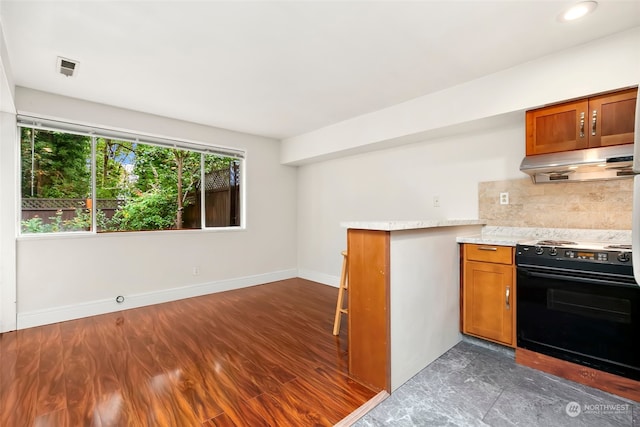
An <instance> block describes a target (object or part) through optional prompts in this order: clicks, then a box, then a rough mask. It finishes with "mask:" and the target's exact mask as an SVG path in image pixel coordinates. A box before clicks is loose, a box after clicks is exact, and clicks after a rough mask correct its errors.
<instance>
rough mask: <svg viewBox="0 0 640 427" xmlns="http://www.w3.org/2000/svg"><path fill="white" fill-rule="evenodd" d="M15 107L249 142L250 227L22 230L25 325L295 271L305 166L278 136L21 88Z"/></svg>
mask: <svg viewBox="0 0 640 427" xmlns="http://www.w3.org/2000/svg"><path fill="white" fill-rule="evenodd" d="M16 107H17V110H18V113H22V114H34V115H38V116H42V117H47V118H53V119H60V120H66V121H74V122H79V123H83V124H92V125H96V126H108V127H112V128H118V129H122V130H128V131H134V132H142V133H147V134H153V135H160V136H165V137H174V138H181V139H188V140H193V141H200V142H203V143H211V144H216V145H222V146H227V147H234V148H242V149H246V150H247V160H246V174H245V176H244V179H245V181H244V185H245V187H246V216H247V218H246V221H247V228H246V230H242V231H238V230H236V231H200V230H195V231H194V230H185V231H165V232H134V233H114V234H99V235H95V236H62V237H54V236H24V237H20V238H19V239H18V242H17V281H18V327H19V328H22V327H27V326H33V325H37V324H43V323H50V322H55V321H60V320H64V319H68V318H73V317H80V316H86V315H91V314H96V313H99V312H107V311H113V310H118V309H122V308H127V307H133V306H139V305H145V304H149V303H155V302H162V301H167V300H172V299H176V298H180V297H187V296H193V295H199V294H203V293H209V292H212V291H218V290H226V289H230V288H236V287H240V286H247V285H252V284H258V283H264V282H268V281H272V280H278V279H282V278H287V277H295V276H296V203H295V198H296V172H297V171H296V168H293V167H288V166H283V165H280V164H279V161H278V160H279V146H278V142H277V141H275V140H272V139H268V138H262V137H257V136H252V135H246V134H241V133H237V132H231V131H226V130H222V129H216V128H211V127H207V126H202V125H197V124H194V123H187V122H182V121H178V120H172V119H167V118H162V117H158V116H152V115H148V114H143V113H139V112H134V111H127V110H123V109H119V108H114V107H109V106H105V105H100V104H95V103H90V102H87V101H81V100H77V99H71V98H65V97H60V96H57V95H53V94H49V93H44V92H39V91H35V90H31V89H25V88H20V87H18V88H17V89H16ZM4 190H5V189H4V188H3V192H2V194H3V198H4V194H5V192H4ZM194 266H198V267H199V268H200V275H199V276H193V275H192V270H193V267H194ZM117 295H123V296H125V303H124V304H122V305H117V304H116V303H115V297H116V296H117Z"/></svg>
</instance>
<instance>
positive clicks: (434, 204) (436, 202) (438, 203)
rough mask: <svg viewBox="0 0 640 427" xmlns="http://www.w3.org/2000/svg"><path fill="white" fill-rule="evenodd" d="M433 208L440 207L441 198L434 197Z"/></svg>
mask: <svg viewBox="0 0 640 427" xmlns="http://www.w3.org/2000/svg"><path fill="white" fill-rule="evenodd" d="M433 207H434V208H439V207H440V196H433Z"/></svg>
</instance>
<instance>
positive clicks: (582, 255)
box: [564, 249, 609, 262]
mask: <svg viewBox="0 0 640 427" xmlns="http://www.w3.org/2000/svg"><path fill="white" fill-rule="evenodd" d="M564 257H565V258H574V259H585V260H592V261H603V262H607V261H609V252H591V251H583V250H580V251H579V250H572V249H568V250H565V251H564Z"/></svg>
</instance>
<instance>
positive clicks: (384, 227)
mask: <svg viewBox="0 0 640 427" xmlns="http://www.w3.org/2000/svg"><path fill="white" fill-rule="evenodd" d="M485 224H486V221H482V220H478V219H427V220H414V221H344V222H341V223H340V226H341V227H343V228H354V229H358V230H375V231H400V230H418V229H421V228H438V227H457V226H464V225H485Z"/></svg>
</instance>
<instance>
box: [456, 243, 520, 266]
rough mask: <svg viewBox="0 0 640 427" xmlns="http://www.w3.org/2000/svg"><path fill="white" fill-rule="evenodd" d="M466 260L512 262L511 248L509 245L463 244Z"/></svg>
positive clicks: (498, 262) (497, 262)
mask: <svg viewBox="0 0 640 427" xmlns="http://www.w3.org/2000/svg"><path fill="white" fill-rule="evenodd" d="M464 246H465V251H464V253H465V259H466V260H467V261H481V262H493V263H496V264H509V265H511V264H513V248H512V247H511V246H496V245H475V244H465V245H464Z"/></svg>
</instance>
